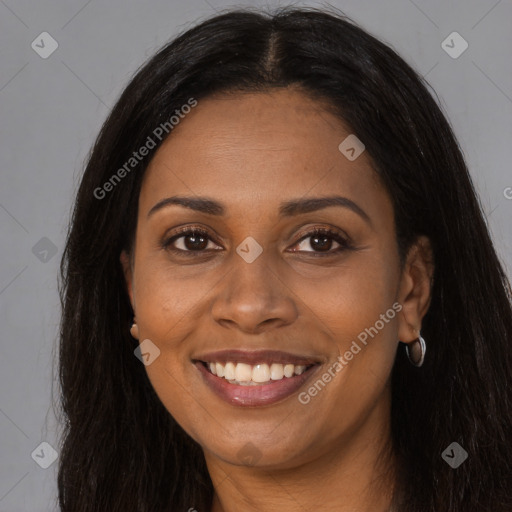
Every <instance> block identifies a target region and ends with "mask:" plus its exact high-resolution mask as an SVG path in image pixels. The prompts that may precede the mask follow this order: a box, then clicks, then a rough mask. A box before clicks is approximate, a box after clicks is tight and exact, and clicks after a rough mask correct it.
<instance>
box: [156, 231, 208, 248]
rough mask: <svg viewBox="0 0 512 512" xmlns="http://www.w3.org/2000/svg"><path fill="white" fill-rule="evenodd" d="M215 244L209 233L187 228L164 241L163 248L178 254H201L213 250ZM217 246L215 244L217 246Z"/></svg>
mask: <svg viewBox="0 0 512 512" xmlns="http://www.w3.org/2000/svg"><path fill="white" fill-rule="evenodd" d="M210 243H211V244H214V243H213V241H212V240H211V239H210V236H209V234H208V232H207V231H205V230H202V229H197V228H185V229H183V230H180V232H179V234H177V235H174V236H172V237H171V238H168V239H167V240H165V241H164V243H163V247H164V248H165V249H167V250H169V251H172V252H176V253H194V252H196V253H201V252H206V250H207V249H208V250H210V249H213V248H212V247H211V246H209V245H208V244H210ZM215 245H216V244H214V246H215Z"/></svg>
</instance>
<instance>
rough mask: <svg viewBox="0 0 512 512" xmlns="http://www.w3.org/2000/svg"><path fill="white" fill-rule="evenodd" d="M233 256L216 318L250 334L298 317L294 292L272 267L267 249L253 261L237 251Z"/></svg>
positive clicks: (215, 310) (217, 299) (216, 301)
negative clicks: (245, 259)
mask: <svg viewBox="0 0 512 512" xmlns="http://www.w3.org/2000/svg"><path fill="white" fill-rule="evenodd" d="M233 259H234V261H233V264H232V267H231V271H230V272H228V274H227V275H226V277H225V278H224V279H223V280H222V283H221V284H220V285H219V287H218V293H217V295H216V297H215V299H214V302H213V306H212V310H211V312H212V315H213V318H214V320H215V321H216V322H217V323H219V324H220V325H222V326H223V327H226V328H232V329H238V330H240V331H242V332H244V333H250V334H257V333H260V332H264V331H266V330H268V329H272V328H277V327H284V326H286V325H290V324H291V323H293V322H294V321H295V320H296V319H297V317H298V309H297V306H296V303H295V301H294V299H293V292H292V291H291V289H290V288H289V287H288V286H287V285H286V284H285V283H284V282H283V280H282V278H280V276H279V275H278V273H277V271H276V270H275V269H272V267H271V266H270V264H269V261H268V259H267V257H266V255H265V251H263V253H262V254H261V255H260V256H259V257H258V258H257V259H256V260H255V261H253V262H252V263H247V262H246V261H244V260H243V259H242V258H240V257H239V256H238V255H237V254H235V255H233Z"/></svg>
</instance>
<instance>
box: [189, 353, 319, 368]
mask: <svg viewBox="0 0 512 512" xmlns="http://www.w3.org/2000/svg"><path fill="white" fill-rule="evenodd" d="M192 360H194V361H202V362H205V363H227V362H229V361H231V362H236V363H246V364H250V365H255V364H259V363H260V364H262V363H267V364H268V363H280V364H287V363H288V364H294V365H306V366H307V365H311V364H319V363H321V362H322V361H321V358H320V357H318V356H306V355H297V354H292V353H289V352H283V351H281V350H251V351H249V350H236V349H231V350H219V351H216V352H208V353H205V354H200V355H198V356H196V357H193V358H192Z"/></svg>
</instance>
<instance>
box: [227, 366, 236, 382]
mask: <svg viewBox="0 0 512 512" xmlns="http://www.w3.org/2000/svg"><path fill="white" fill-rule="evenodd" d="M224 378H226V379H227V380H235V365H234V364H233V363H226V366H224Z"/></svg>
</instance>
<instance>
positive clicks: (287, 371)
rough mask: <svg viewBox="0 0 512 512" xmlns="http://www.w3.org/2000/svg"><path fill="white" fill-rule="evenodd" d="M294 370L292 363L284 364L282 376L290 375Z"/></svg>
mask: <svg viewBox="0 0 512 512" xmlns="http://www.w3.org/2000/svg"><path fill="white" fill-rule="evenodd" d="M294 372H295V366H293V364H285V365H284V376H285V377H291V376H292V375H293V374H294Z"/></svg>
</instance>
